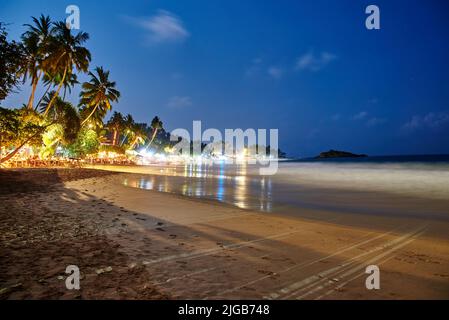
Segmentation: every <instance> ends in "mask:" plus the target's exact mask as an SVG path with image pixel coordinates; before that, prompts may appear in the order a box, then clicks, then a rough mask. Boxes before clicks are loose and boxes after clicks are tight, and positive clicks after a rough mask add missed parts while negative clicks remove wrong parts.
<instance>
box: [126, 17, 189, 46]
mask: <svg viewBox="0 0 449 320" xmlns="http://www.w3.org/2000/svg"><path fill="white" fill-rule="evenodd" d="M126 20H128V21H130V22H132V23H133V24H135V25H137V26H139V27H140V28H142V29H143V30H145V31H146V32H147V34H146V37H147V40H148V41H149V42H151V43H163V42H180V41H183V40H185V39H187V38H188V37H189V36H190V33H189V32H188V31H187V29H186V28H185V27H184V25H183V22H182V21H181V19H179V18H178V17H177V16H176V15H174V14H173V13H171V12H169V11H166V10H158V12H157V14H155V15H153V16H151V17H147V18H132V17H126Z"/></svg>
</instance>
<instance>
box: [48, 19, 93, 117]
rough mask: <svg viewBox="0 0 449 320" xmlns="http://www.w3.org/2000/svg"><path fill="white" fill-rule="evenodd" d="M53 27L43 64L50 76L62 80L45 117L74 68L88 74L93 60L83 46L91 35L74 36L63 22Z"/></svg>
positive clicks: (80, 34)
mask: <svg viewBox="0 0 449 320" xmlns="http://www.w3.org/2000/svg"><path fill="white" fill-rule="evenodd" d="M53 25H54V26H53V28H52V32H53V33H54V37H52V41H50V42H49V52H50V54H49V56H48V57H46V58H45V60H44V61H43V63H42V64H43V66H44V68H45V69H46V70H48V73H49V74H52V75H55V77H60V79H61V80H60V81H59V85H58V87H57V89H56V91H55V94H54V95H53V97H52V99H51V100H50V103H49V104H48V106H47V109H46V110H45V112H44V116H46V115H47V114H48V112H49V110H50V108H51V107H52V104H53V102H54V101H55V99H56V97H57V96H58V95H59V91H60V90H61V88H62V86H63V84H64V82H65V80H66V77H67V75H69V74H73V73H74V72H73V71H74V70H73V69H74V68H75V69H76V70H77V71H78V72H87V71H88V68H89V63H90V60H91V56H90V52H89V50H87V49H86V48H85V47H83V46H82V45H83V44H84V43H85V42H86V41H87V40H88V39H89V34H87V33H85V32H79V33H78V34H76V35H72V33H71V30H70V29H67V27H66V24H65V22H63V21H60V22H56V23H53Z"/></svg>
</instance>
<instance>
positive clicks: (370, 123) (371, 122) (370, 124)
mask: <svg viewBox="0 0 449 320" xmlns="http://www.w3.org/2000/svg"><path fill="white" fill-rule="evenodd" d="M386 121H387V120H386V119H384V118H377V117H373V118H370V119H369V120H368V121H367V122H366V125H367V126H368V127H375V126H377V125H380V124H383V123H385V122H386Z"/></svg>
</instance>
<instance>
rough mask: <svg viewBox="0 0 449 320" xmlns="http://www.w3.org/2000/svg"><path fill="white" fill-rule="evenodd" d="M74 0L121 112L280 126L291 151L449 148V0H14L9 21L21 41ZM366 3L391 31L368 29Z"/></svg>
mask: <svg viewBox="0 0 449 320" xmlns="http://www.w3.org/2000/svg"><path fill="white" fill-rule="evenodd" d="M69 4H76V5H77V6H79V8H80V11H81V29H82V30H83V31H86V32H88V33H89V34H90V36H91V39H90V40H89V42H88V44H87V46H88V47H89V49H90V50H91V53H92V56H93V61H92V64H91V66H92V67H94V66H96V65H102V66H104V67H105V68H107V69H109V70H110V72H111V77H112V78H113V79H114V80H115V81H116V82H117V86H118V89H119V90H120V91H121V93H122V98H121V99H120V102H119V103H118V104H116V105H115V106H114V109H115V110H118V111H120V112H122V113H131V114H132V115H133V116H134V118H135V119H136V120H138V121H141V122H144V121H145V122H149V121H151V119H152V118H153V116H155V115H158V116H159V117H161V118H162V120H163V122H164V124H165V127H166V128H167V129H168V130H173V129H175V128H187V129H190V128H191V127H192V121H193V120H202V122H203V127H205V128H211V127H213V128H218V129H220V130H224V129H225V128H243V129H245V128H256V129H257V128H266V129H269V128H278V129H279V135H280V136H279V144H280V147H281V148H282V149H283V150H285V151H286V152H287V153H288V154H289V155H292V156H312V155H315V154H317V153H319V152H321V151H324V150H327V149H330V148H333V149H343V150H348V151H353V152H359V153H367V154H370V155H384V154H418V153H449V63H448V57H449V41H448V40H449V34H448V33H449V31H448V30H449V10H448V9H449V5H448V3H447V1H441V0H430V1H424V0H422V1H416V0H415V1H397V0H390V1H378V0H371V1H363V0H358V1H349V0H334V1H320V0H315V1H299V0H298V1H291V0H284V1H282V0H281V1H249V0H248V1H237V0H227V1H218V0H216V1H213V0H211V1H205V0H186V1H143V0H142V1H131V0H130V1H127V2H123V1H107V2H103V1H84V0H83V1H81V0H75V1H70V2H66V1H60V0H59V1H56V0H54V1H50V0H40V1H23V0H14V1H8V0H4V1H2V2H1V3H0V20H1V21H4V22H7V23H10V25H9V26H8V28H9V31H10V38H16V39H17V38H18V37H19V36H20V34H21V33H22V32H23V31H24V27H23V26H22V25H23V24H24V23H29V22H30V16H38V15H40V14H41V13H44V14H48V15H50V16H51V17H52V18H53V19H59V20H62V19H65V17H66V15H65V8H66V6H67V5H69ZM369 4H376V5H378V6H379V8H380V11H381V30H367V29H366V28H365V19H366V16H367V15H366V14H365V8H366V6H367V5H369ZM81 79H82V80H84V79H86V77H81ZM28 93H29V89H28V88H27V87H24V88H23V89H22V90H21V92H19V93H18V94H14V95H12V96H10V97H9V98H7V99H6V100H5V101H4V102H3V103H2V105H4V106H20V105H21V104H22V103H25V102H26V99H27V98H28ZM78 93H79V88H76V89H75V90H74V91H73V92H72V95H71V96H70V99H71V100H72V101H76V100H77V95H78ZM38 96H39V94H38Z"/></svg>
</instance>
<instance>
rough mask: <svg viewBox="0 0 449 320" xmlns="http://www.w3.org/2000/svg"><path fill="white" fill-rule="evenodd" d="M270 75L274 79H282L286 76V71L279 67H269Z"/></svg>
mask: <svg viewBox="0 0 449 320" xmlns="http://www.w3.org/2000/svg"><path fill="white" fill-rule="evenodd" d="M267 72H268V74H269V75H270V76H271V77H273V78H274V79H277V80H278V79H280V78H282V76H283V75H284V70H282V69H281V68H279V67H274V66H272V67H269V68H268V70H267Z"/></svg>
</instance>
